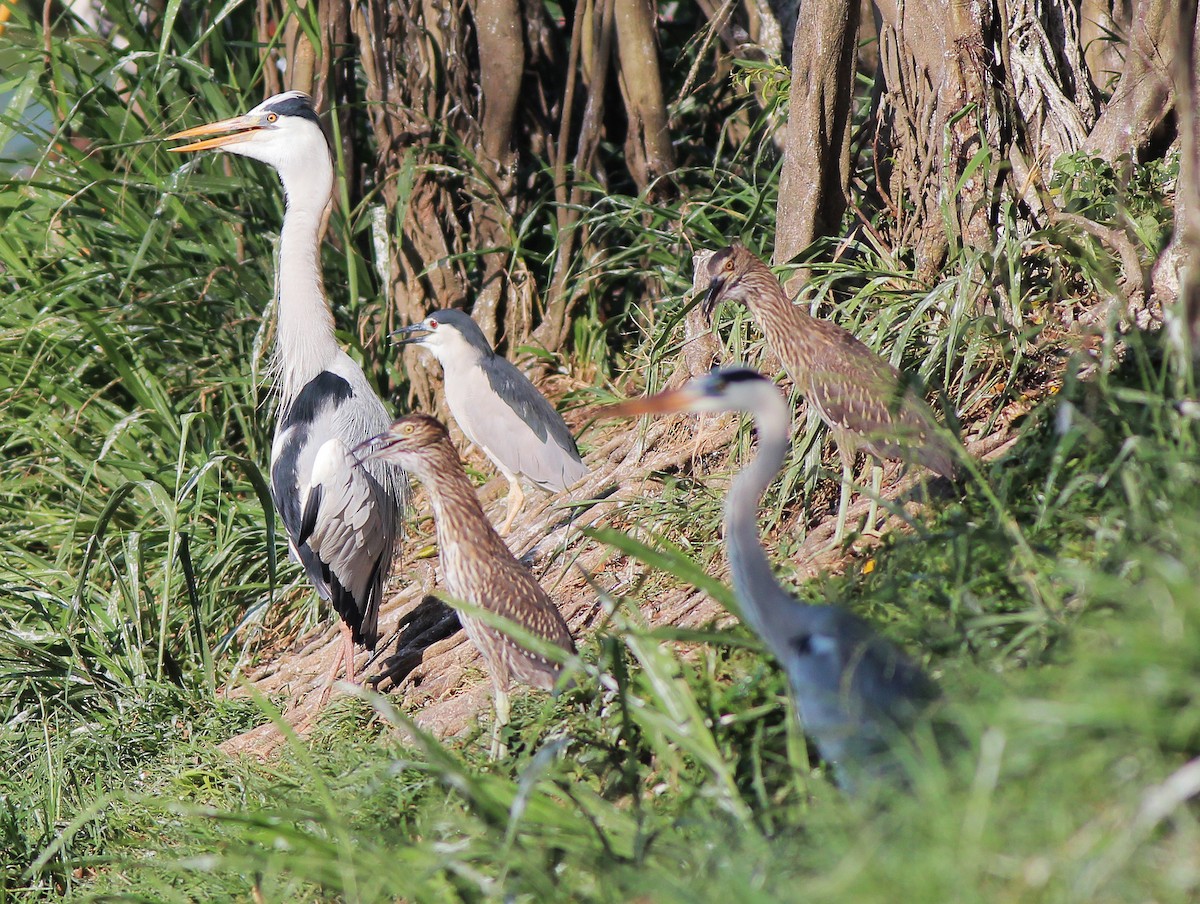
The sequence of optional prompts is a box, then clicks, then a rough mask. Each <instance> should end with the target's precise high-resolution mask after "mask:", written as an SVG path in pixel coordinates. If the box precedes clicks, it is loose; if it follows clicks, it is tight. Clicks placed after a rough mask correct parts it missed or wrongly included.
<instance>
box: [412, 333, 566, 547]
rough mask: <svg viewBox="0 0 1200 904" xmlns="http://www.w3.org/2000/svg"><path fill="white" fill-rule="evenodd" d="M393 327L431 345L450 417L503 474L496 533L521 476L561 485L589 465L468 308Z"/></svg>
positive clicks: (519, 500)
mask: <svg viewBox="0 0 1200 904" xmlns="http://www.w3.org/2000/svg"><path fill="white" fill-rule="evenodd" d="M392 335H394V336H395V335H402V336H404V337H405V338H404V340H403V343H404V344H407V343H412V344H416V345H419V346H421V347H422V348H427V349H429V351H431V352H432V353H433V355H434V357H436V358H437V360H438V362H439V363H440V364H441V365H442V372H443V374H444V375H445V383H444V385H445V392H446V406H447V407H448V408H449V409H450V413H451V414H452V415H453V416H454V420H455V422H456V423H457V424H458V426H459V428H460V429H461V430H462V432H463V434H464V435H465V436H466V437H467V439H468V440H470V441H471V442H472V443H474V444H475V445H476V446H478V447H479V448H480V449H482V450H483V451H484V453H486V454H487V456H488V458H490V459H491V460H492V462H493V463H494V464H495V465H496V467H497V468H498V469H499V471H500V473H502V474H503V475H504V476H505V477H506V478H508V482H509V496H508V502H509V505H508V516H507V518H506V519H505V521H504V524H503V525H502V526H501V528H500V532H501V533H502V534H503V533H507V532H508V529H509V528H510V527H511V526H512V523H513V519H514V518H516V515H517V513H518V512H519V511H520V509H521V505H522V504H523V502H524V498H525V497H524V493H523V492H522V490H521V479H525V480H527V481H529V482H530V483H532V484H535V485H536V486H539V487H541V488H542V489H544V490H547V491H549V492H561V491H562V490H565V489H567V488H568V487H570V486H571V485H572V484H573V483H575V482H576V481H578V480H580V479H582V478H583V477H584V475H586V474H587V473H588V467H587V465H585V464H584V463H583V460H582V459H581V458H580V456H579V449H578V448H577V447H576V445H575V438H574V437H573V436H572V435H571V431H570V430H569V429H568V427H567V425H566V423H565V422H564V421H563V419H562V416H561V415H560V414H559V413H558V412H557V411H556V410H555V408H554V406H553V405H551V404H550V401H549V400H548V399H547V398H546V397H545V396H543V395H542V394H541V393H540V392H539V391H538V389H537V387H536V386H534V385H533V384H532V383H531V382H530V381H529V378H528V377H526V376H525V375H524V374H523V373H521V372H520V371H519V370H518V369H517V368H516V367H515V366H514V365H513V364H512V363H511V362H509V361H508V360H507V359H505V358H503V357H501V356H500V355H497V354H496V352H495V350H493V349H492V346H491V344H490V343H489V342H488V341H487V338H486V337H485V336H484V335H483V331H482V330H481V329H480V328H479V325H478V324H477V323H475V321H474V320H472V319H471V318H470V317H469V316H468V315H467V314H465V313H463V312H462V311H456V310H452V309H450V310H444V311H434V312H433V313H432V314H430V315H429V316H428V317H426V318H425V319H424V320H423V321H421V322H420V323H416V324H413V325H412V326H408V327H403V328H402V329H399V330H396V331H395V333H393V334H392Z"/></svg>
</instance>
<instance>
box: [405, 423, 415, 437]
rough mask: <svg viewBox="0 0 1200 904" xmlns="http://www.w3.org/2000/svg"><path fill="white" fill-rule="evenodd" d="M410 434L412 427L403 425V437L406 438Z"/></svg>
mask: <svg viewBox="0 0 1200 904" xmlns="http://www.w3.org/2000/svg"><path fill="white" fill-rule="evenodd" d="M412 432H413V425H412V424H405V425H404V435H405V436H408V435H409V434H411V433H412Z"/></svg>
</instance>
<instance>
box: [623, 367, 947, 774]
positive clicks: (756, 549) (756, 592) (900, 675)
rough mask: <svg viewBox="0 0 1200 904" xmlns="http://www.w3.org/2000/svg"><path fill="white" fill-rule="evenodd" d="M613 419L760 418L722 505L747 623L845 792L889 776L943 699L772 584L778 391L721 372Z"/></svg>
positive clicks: (889, 654) (870, 638)
mask: <svg viewBox="0 0 1200 904" xmlns="http://www.w3.org/2000/svg"><path fill="white" fill-rule="evenodd" d="M609 410H610V412H611V413H613V414H619V415H621V414H644V413H669V412H675V411H707V412H717V411H745V412H749V413H750V414H752V415H753V416H754V424H755V427H756V428H757V432H758V455H757V456H756V457H755V458H754V460H753V461H751V462H750V463H749V464H748V465H746V466H745V467H743V468H742V470H741V472H740V473H739V474H738V475H737V477H736V478H734V481H733V483H732V484H731V485H730V487H729V492H728V494H727V495H726V497H725V545H726V551H727V553H728V556H729V567H730V571H731V572H732V575H733V589H734V593H735V594H736V596H737V600H738V605H739V607H740V609H741V616H742V618H743V619H744V620H745V622H746V624H747V625H748V626H749V627H750V628H751V629H753V630H754V632H755V633H756V634H758V635H759V636H760V637H761V638H762V639H763V641H764V642H765V643H766V645H767V647H768V648H769V649H770V650H771V652H772V653H773V654H774V655H775V657H776V658H777V659H778V660H779V662H780V664H781V665H782V666H783V668H784V671H785V672H786V673H787V676H788V683H789V685H790V687H791V689H792V694H793V696H794V697H795V699H796V704H797V709H798V710H799V712H800V716H801V720H802V721H803V723H804V730H805V732H806V733H807V734H808V735H809V736H810V737H811V738H812V739H813V742H814V743H815V744H816V745H817V750H818V751H819V752H820V754H821V756H822V757H823V758H825V759H826V760H828V761H829V762H831V763H833V764H834V766H835V768H837V769H838V772H839V779H840V781H842V783H843V785H844V786H845V787H847V789H848V790H852V789H853V786H854V783H855V781H856V779H857V778H858V777H859V776H878V775H886V774H889V773H890V772H891V771H892V770H893V768H894V766H895V765H896V762H897V761H896V759H895V757H894V756H893V755H892V754H893V745H894V744H895V743H897V742H899V741H900V740H902V738H903V737H904V735H905V733H906V731H907V730H908V729H909V728H911V727H912V725H913V723H914V722H915V720H916V719H917V718H918V717H919V716H920V715H921V713H923V712H924V710H925V709H926V708H927V707H928V706H929V704H930V703H931V702H932V701H933V700H935V699H936V698H937V688H936V686H935V685H934V684H933V683H932V682H931V681H930V680H929V679H928V678H927V677H926V676H925V675H924V673H923V672H921V670H920V669H919V668H918V667H917V666H916V665H914V664H913V663H912V662H911V661H910V660H908V659H907V658H906V657H905V656H904V654H903V653H901V652H900V651H899V650H898V649H897V648H896V647H894V646H893V645H891V644H890V643H888V642H887V641H886V640H884V639H883V638H882V637H879V636H878V635H877V634H875V632H874V631H872V630H871V629H870V627H868V626H867V624H866V623H865V622H863V621H862V620H861V619H858V618H857V617H855V616H854V615H852V614H850V613H849V612H846V611H845V610H843V609H840V608H838V607H836V606H806V605H804V604H802V603H800V602H799V601H798V600H797V599H795V597H793V596H792V595H791V594H789V593H788V592H787V591H786V590H784V588H783V587H782V586H781V585H780V584H779V581H778V580H777V579H776V578H775V575H774V572H773V571H772V568H771V563H770V561H769V560H768V559H767V554H766V551H765V550H764V549H763V546H762V542H761V540H760V539H759V535H758V525H757V512H758V506H759V502H760V500H761V498H762V494H763V493H764V492H765V491H766V488H767V487H768V486H769V485H770V483H771V481H772V480H773V479H774V478H775V476H776V475H777V474H778V472H779V468H780V466H781V465H782V464H783V460H784V457H785V456H786V454H787V450H788V446H789V445H790V431H791V411H790V409H789V407H788V405H787V402H786V401H785V400H784V398H783V396H782V394H781V393H780V392H779V390H778V389H777V388H776V387H775V385H774V384H773V383H771V382H770V381H769V380H767V379H765V378H764V377H763V376H761V375H760V374H757V373H755V372H754V371H751V370H745V369H731V370H720V371H713V372H712V373H711V374H708V375H707V376H704V377H700V378H697V379H695V380H692V381H691V382H689V383H687V384H686V385H684V386H683V387H682V388H681V389H677V390H673V391H670V392H664V393H659V394H658V395H656V396H651V397H650V398H647V399H638V400H634V401H631V402H626V403H624V404H622V405H618V406H615V407H614V408H612V409H609Z"/></svg>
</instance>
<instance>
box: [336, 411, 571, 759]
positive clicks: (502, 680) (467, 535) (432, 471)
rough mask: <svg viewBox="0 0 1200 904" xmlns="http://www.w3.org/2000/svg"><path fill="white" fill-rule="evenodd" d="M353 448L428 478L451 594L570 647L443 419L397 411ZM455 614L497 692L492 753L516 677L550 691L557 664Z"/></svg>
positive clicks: (424, 480)
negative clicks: (491, 517) (483, 500)
mask: <svg viewBox="0 0 1200 904" xmlns="http://www.w3.org/2000/svg"><path fill="white" fill-rule="evenodd" d="M355 454H356V455H359V456H361V457H362V458H363V460H365V461H385V462H391V463H392V464H396V465H399V466H401V467H403V468H404V469H405V470H406V471H408V472H409V473H410V474H413V475H414V476H415V477H416V478H417V479H418V480H420V481H421V482H422V483H423V484H425V488H426V490H428V492H429V501H430V504H431V505H432V506H433V515H434V522H435V524H436V525H437V542H438V553H439V555H440V557H441V566H442V578H443V580H444V581H445V584H446V589H447V590H448V591H449V593H450V595H451V596H452V597H454V598H456V599H459V600H462V601H464V602H468V603H471V604H472V605H474V606H478V607H479V608H480V609H486V610H487V611H489V612H494V613H496V614H497V615H501V616H503V617H504V618H507V619H508V620H509V621H512V622H514V623H516V624H517V625H519V626H520V627H521V628H522V629H524V630H525V631H527V632H528V633H530V634H532V635H534V636H535V637H539V638H542V639H544V640H546V641H548V642H549V643H551V644H554V645H555V646H558V647H561V648H562V649H564V650H566V651H567V652H572V653H573V652H574V651H575V644H574V642H573V641H572V640H571V632H570V630H569V629H568V628H567V623H566V622H565V621H563V617H562V615H561V614H559V611H558V608H557V607H556V606H555V605H554V602H553V601H552V600H551V599H550V597H549V595H548V594H547V593H546V591H545V590H543V589H542V587H541V585H540V584H539V583H538V582H537V580H536V579H535V578H534V577H533V575H532V574H531V573H530V572H529V569H528V568H526V567H525V566H524V565H522V564H521V563H520V562H518V561H517V559H516V557H515V556H514V555H513V554H512V552H511V551H510V550H509V548H508V546H507V545H506V544H505V542H504V541H503V540H502V539H500V535H499V534H497V533H496V530H495V528H493V527H492V525H491V522H490V521H488V519H487V515H485V514H484V511H483V506H482V505H480V504H479V497H478V496H477V495H476V494H475V488H474V487H473V486H472V485H471V481H470V478H468V477H467V472H466V471H464V470H463V466H462V461H461V460H460V459H459V457H458V452H457V451H456V450H455V448H454V443H452V442H451V441H450V435H449V434H448V433H447V432H446V428H445V427H444V426H443V425H442V423H441V422H440V421H438V420H436V419H435V418H431V417H429V416H428V415H425V414H410V415H408V416H406V417H402V418H400V420H398V421H396V422H395V423H394V424H392V426H391V427H389V428H388V429H387V431H385V432H384V433H381V434H380V435H379V436H376V437H374V438H373V439H370V440H368V441H367V442H365V443H363V444H362V445H361V446H360V447H359V448H358V449H356V450H355ZM459 618H460V620H461V621H462V625H463V628H465V629H466V632H467V637H469V638H470V639H471V642H472V643H473V644H475V647H476V649H478V650H479V652H480V654H482V656H483V659H484V662H486V663H487V667H488V671H489V673H490V674H491V677H492V686H493V689H494V690H495V694H496V731H495V734H494V735H493V740H492V756H493V757H495V756H498V755H502V753H503V745H502V744H501V740H500V738H501V729H502V728H503V726H504V725H505V724H506V723H507V722H508V715H509V705H508V692H509V688H510V687H511V685H512V683H513V681H519V682H522V683H524V684H528V685H532V686H533V687H536V688H541V689H542V690H547V691H548V690H553V689H554V686H555V684H556V682H557V681H558V677H559V674H560V673H561V671H562V668H561V666H560V665H559V664H558V663H556V662H552V661H551V660H549V659H547V658H545V657H544V656H541V655H539V654H537V653H534V652H532V651H530V650H528V649H526V648H525V647H523V646H522V645H521V644H520V643H519V642H518V641H516V640H514V639H513V638H512V637H510V636H509V635H508V634H506V633H505V632H504V631H501V630H498V629H497V628H494V627H492V626H490V625H487V624H485V623H484V622H482V621H480V620H479V619H478V618H475V617H472V616H471V615H468V614H466V613H464V612H460V613H459Z"/></svg>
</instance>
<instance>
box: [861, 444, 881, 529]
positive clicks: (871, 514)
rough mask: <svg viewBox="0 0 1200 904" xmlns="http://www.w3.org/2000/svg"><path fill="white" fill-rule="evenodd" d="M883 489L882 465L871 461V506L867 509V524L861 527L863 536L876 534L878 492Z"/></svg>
mask: <svg viewBox="0 0 1200 904" xmlns="http://www.w3.org/2000/svg"><path fill="white" fill-rule="evenodd" d="M882 487H883V465H881V464H880V463H879V462H877V461H874V460H872V463H871V497H870V499H871V504H870V505H869V506H868V507H867V523H866V524H864V525H863V533H864V534H874V533H876V527H875V516H876V515H877V514H878V512H879V492H880V489H881V488H882Z"/></svg>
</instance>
